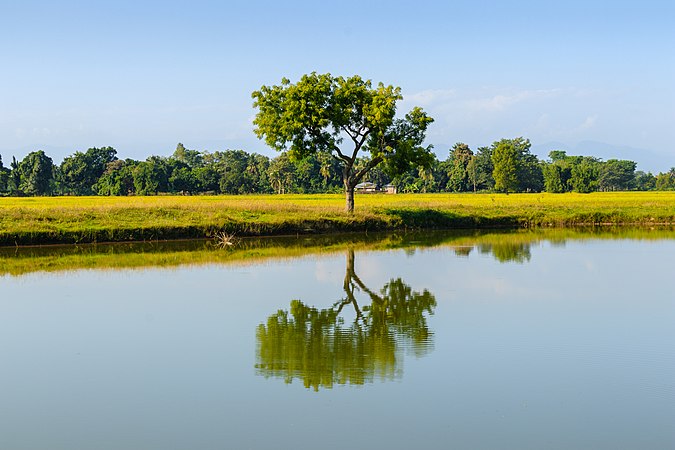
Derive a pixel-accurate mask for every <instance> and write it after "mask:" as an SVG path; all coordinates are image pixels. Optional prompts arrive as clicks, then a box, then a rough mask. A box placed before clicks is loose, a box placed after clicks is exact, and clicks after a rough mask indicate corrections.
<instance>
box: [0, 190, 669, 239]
mask: <svg viewBox="0 0 675 450" xmlns="http://www.w3.org/2000/svg"><path fill="white" fill-rule="evenodd" d="M674 222H675V192H620V193H593V194H510V195H504V194H399V195H358V194H357V197H356V212H355V213H354V214H351V215H350V214H347V213H345V212H344V197H343V196H342V195H337V194H325V195H247V196H154V197H31V198H0V244H3V245H13V244H26V243H56V242H64V243H65V242H69V243H72V242H96V241H98V242H102V241H125V240H153V239H176V238H199V237H208V236H212V235H214V234H215V233H216V232H223V231H224V232H227V233H236V234H238V235H240V236H256V235H275V234H297V233H321V232H335V231H364V230H367V231H375V230H387V229H410V228H466V227H468V228H474V227H497V226H498V227H523V226H529V227H531V226H556V227H560V226H571V225H580V224H672V223H674Z"/></svg>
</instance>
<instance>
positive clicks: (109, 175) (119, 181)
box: [94, 159, 138, 195]
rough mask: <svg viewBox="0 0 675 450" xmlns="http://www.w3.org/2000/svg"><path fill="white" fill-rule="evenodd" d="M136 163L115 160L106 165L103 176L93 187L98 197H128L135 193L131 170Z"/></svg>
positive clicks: (129, 160) (127, 160)
mask: <svg viewBox="0 0 675 450" xmlns="http://www.w3.org/2000/svg"><path fill="white" fill-rule="evenodd" d="M136 164H138V161H134V160H132V159H126V160H121V159H116V160H115V161H111V162H109V163H108V164H107V165H106V168H105V171H104V172H103V175H101V177H100V178H99V179H98V181H97V182H96V184H95V185H94V191H95V192H96V194H98V195H129V194H133V193H135V186H134V174H133V168H134V166H135V165H136Z"/></svg>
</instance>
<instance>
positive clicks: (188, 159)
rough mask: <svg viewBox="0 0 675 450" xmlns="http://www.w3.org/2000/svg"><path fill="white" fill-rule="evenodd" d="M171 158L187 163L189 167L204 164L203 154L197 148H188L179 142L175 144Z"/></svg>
mask: <svg viewBox="0 0 675 450" xmlns="http://www.w3.org/2000/svg"><path fill="white" fill-rule="evenodd" d="M172 158H173V159H175V160H177V161H180V162H182V163H185V164H187V165H188V166H189V167H190V168H192V169H194V168H196V167H201V166H202V165H203V164H204V156H203V155H202V154H201V153H199V151H197V150H189V149H187V148H185V147H184V146H183V144H181V143H180V142H179V143H178V145H176V150H175V151H174V152H173V156H172Z"/></svg>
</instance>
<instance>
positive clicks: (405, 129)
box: [252, 72, 433, 212]
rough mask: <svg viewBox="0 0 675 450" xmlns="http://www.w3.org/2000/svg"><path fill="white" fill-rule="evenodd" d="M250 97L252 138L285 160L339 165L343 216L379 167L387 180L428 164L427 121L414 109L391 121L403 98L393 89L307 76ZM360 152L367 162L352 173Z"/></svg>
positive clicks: (353, 80) (365, 82)
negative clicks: (315, 158)
mask: <svg viewBox="0 0 675 450" xmlns="http://www.w3.org/2000/svg"><path fill="white" fill-rule="evenodd" d="M252 97H253V99H254V103H253V106H254V107H256V108H258V109H259V111H258V113H257V114H256V117H255V120H254V121H253V123H254V125H255V133H256V135H257V136H258V138H260V139H264V140H265V142H266V143H267V144H268V145H269V146H271V147H272V148H274V149H276V150H278V151H283V150H288V151H289V155H290V157H291V159H302V158H305V157H307V156H309V155H314V154H317V153H320V152H325V153H328V154H330V155H332V156H333V157H334V158H335V159H336V160H338V161H339V162H340V164H341V167H342V182H343V185H344V190H345V198H346V210H347V211H348V212H353V210H354V187H355V186H356V185H357V184H358V183H359V182H360V181H361V180H362V179H363V177H364V176H365V175H366V174H367V173H368V172H369V171H370V170H371V169H373V168H374V167H376V166H378V165H379V164H380V163H384V165H385V167H386V168H387V170H388V172H390V173H392V174H399V173H404V172H406V171H407V170H409V169H410V168H411V167H413V166H417V165H428V164H430V163H431V160H432V155H431V147H430V146H428V147H422V146H421V145H422V142H423V141H424V137H425V133H426V129H427V127H428V126H429V124H430V123H431V122H433V119H432V118H431V117H429V116H428V115H427V114H426V113H425V112H424V111H422V109H421V108H418V107H416V108H413V109H412V111H410V112H409V113H408V114H406V115H405V118H403V119H395V113H396V102H397V101H399V100H401V99H402V98H403V97H402V96H401V89H400V88H398V87H393V86H391V85H389V86H385V85H384V84H382V83H379V84H378V85H377V87H373V86H372V82H371V81H370V80H363V79H362V78H361V77H359V76H353V77H350V78H344V77H333V76H332V75H330V74H317V73H316V72H312V73H311V74H309V75H304V76H303V77H302V78H301V79H300V81H298V82H297V83H295V84H291V82H290V81H289V80H288V79H285V78H284V79H283V80H282V81H281V85H278V86H263V87H261V88H260V90H259V91H255V92H253V94H252ZM344 141H347V142H348V145H345V146H343V143H344ZM361 152H366V153H369V154H370V159H369V161H368V163H367V164H366V165H365V166H364V167H362V168H360V169H358V170H356V168H355V164H356V160H357V157H358V156H359V154H360V153H361Z"/></svg>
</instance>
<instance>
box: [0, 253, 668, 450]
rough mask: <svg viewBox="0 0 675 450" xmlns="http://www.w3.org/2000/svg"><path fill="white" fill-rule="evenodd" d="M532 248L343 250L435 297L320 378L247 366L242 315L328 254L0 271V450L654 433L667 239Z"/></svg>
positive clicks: (367, 270)
mask: <svg viewBox="0 0 675 450" xmlns="http://www.w3.org/2000/svg"><path fill="white" fill-rule="evenodd" d="M531 251H532V258H531V260H530V262H529V263H527V262H526V263H523V264H516V263H500V262H498V261H496V260H495V259H494V258H492V257H490V256H489V255H485V254H480V253H478V252H476V251H474V252H472V253H471V254H470V255H469V256H468V257H461V258H460V257H457V256H455V255H454V253H452V252H451V251H449V250H447V249H425V250H423V251H417V252H415V253H414V254H413V255H411V256H409V255H407V254H406V253H405V252H404V251H402V250H395V251H390V252H368V253H358V252H357V253H356V259H355V270H356V273H357V274H358V275H359V277H360V278H361V279H362V280H363V282H364V283H365V284H366V285H367V286H368V287H370V288H371V289H373V290H375V291H378V292H379V289H380V288H381V287H382V286H383V285H384V284H385V283H387V282H388V281H389V280H390V279H391V278H398V277H400V278H402V279H403V280H404V281H405V283H407V284H409V285H410V286H411V287H412V289H413V290H417V291H421V290H423V289H425V288H426V289H429V290H430V291H431V292H432V293H433V294H434V295H435V296H436V299H437V302H438V306H437V307H436V310H435V315H434V316H432V317H431V318H430V319H429V327H430V328H431V330H432V331H433V332H434V335H435V336H434V351H433V352H432V353H430V354H428V355H426V356H425V357H423V358H419V359H415V358H414V357H408V358H407V359H406V361H405V365H404V373H403V377H402V379H401V380H400V381H397V382H393V383H383V384H373V385H368V386H365V387H363V388H347V387H339V386H338V387H336V388H335V389H333V390H328V391H322V392H320V393H319V394H317V393H314V392H311V391H308V390H305V389H304V388H303V387H302V384H301V383H299V382H294V383H293V384H292V385H285V384H284V383H283V382H282V381H280V380H266V379H264V378H263V377H256V376H255V375H254V372H255V370H254V364H255V328H256V326H257V325H258V324H259V323H261V322H263V321H264V320H265V319H266V318H267V317H268V316H269V315H270V314H273V313H274V312H275V311H277V310H278V309H288V307H289V304H290V301H291V300H292V299H296V298H297V299H300V300H302V301H303V302H305V303H307V304H309V305H313V306H316V307H318V308H325V307H328V306H330V305H332V304H333V303H334V302H335V301H337V300H338V299H340V298H342V297H343V291H342V281H343V279H344V273H345V260H346V255H345V254H334V255H331V256H329V257H325V258H321V257H307V258H301V259H298V260H291V261H281V262H278V263H276V262H267V263H264V264H260V265H252V266H247V267H226V266H206V267H186V268H178V269H168V270H165V269H156V270H155V269H146V270H140V271H134V270H124V271H111V272H96V271H76V272H70V273H62V274H32V275H27V276H22V277H18V278H11V277H4V278H0V360H1V361H2V362H3V370H2V371H0V448H21V447H23V448H50V449H57V448H134V447H135V448H225V447H228V448H267V447H270V446H271V445H275V446H277V447H285V448H288V447H294V448H316V447H317V446H318V445H317V442H321V445H320V446H321V447H322V448H342V447H343V446H347V445H351V446H352V447H354V446H355V445H356V444H357V443H360V444H361V445H360V446H363V443H370V444H372V445H375V444H377V445H378V446H386V447H387V448H410V447H413V446H417V447H419V448H448V446H449V445H450V444H455V445H456V446H457V447H459V448H495V447H496V446H498V447H503V445H501V444H503V443H504V442H508V443H518V444H521V445H514V447H519V448H541V447H547V448H580V447H585V448H589V447H592V448H617V447H627V448H667V447H671V445H668V444H672V443H674V442H675V432H673V431H671V425H672V422H673V420H674V419H675V388H674V384H673V380H674V379H675V361H674V359H675V357H674V351H673V345H672V342H674V339H673V338H674V337H675V336H674V335H675V331H674V330H673V326H672V324H673V323H675V320H674V319H675V303H674V301H675V300H674V299H673V295H672V289H671V278H672V255H673V254H675V241H657V242H647V241H641V242H639V241H604V240H603V241H593V240H591V241H586V242H577V241H568V243H567V245H566V246H565V247H563V248H560V247H557V248H556V247H554V246H552V245H550V244H546V243H545V244H541V245H537V246H534V247H533V248H532V250H531ZM337 423H339V424H340V427H339V429H340V432H336V428H335V427H336V424H337ZM373 427H376V428H378V427H384V428H387V429H388V430H391V431H390V432H388V433H386V434H385V435H378V436H377V441H369V440H368V439H372V429H373ZM346 430H348V432H347V431H346ZM401 430H402V431H401ZM488 431H489V432H488ZM298 436H302V438H299V437H298ZM313 439H314V440H313ZM322 439H328V440H327V441H322ZM589 443H590V444H589ZM354 448H356V447H354Z"/></svg>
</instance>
